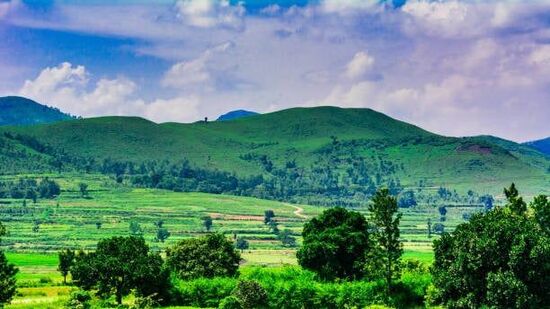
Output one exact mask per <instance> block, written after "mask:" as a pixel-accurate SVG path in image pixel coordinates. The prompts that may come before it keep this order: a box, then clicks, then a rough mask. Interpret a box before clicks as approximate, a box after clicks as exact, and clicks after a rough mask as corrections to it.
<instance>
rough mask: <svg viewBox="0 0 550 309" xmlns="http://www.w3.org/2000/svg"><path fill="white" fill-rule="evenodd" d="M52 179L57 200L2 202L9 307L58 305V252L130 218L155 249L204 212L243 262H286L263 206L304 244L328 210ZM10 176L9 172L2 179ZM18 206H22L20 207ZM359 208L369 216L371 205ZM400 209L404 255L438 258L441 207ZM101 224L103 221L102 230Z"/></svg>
mask: <svg viewBox="0 0 550 309" xmlns="http://www.w3.org/2000/svg"><path fill="white" fill-rule="evenodd" d="M36 176H38V175H27V177H36ZM44 176H45V175H40V177H44ZM18 177H19V176H18ZM49 177H50V178H52V179H54V180H55V181H57V182H58V183H59V184H60V186H61V188H62V193H61V195H60V196H59V197H58V198H56V199H53V200H46V199H39V200H38V202H37V203H36V204H33V203H32V202H31V201H27V202H26V203H27V205H26V206H23V202H22V200H14V199H2V200H0V203H1V206H0V220H1V221H2V222H3V223H4V224H5V225H6V227H7V229H8V231H9V235H8V236H7V237H5V238H4V240H3V248H4V249H5V250H6V252H7V257H8V259H9V260H10V261H11V262H12V263H14V264H15V265H17V266H18V268H19V269H20V272H19V274H18V275H17V279H18V286H19V289H18V294H17V297H16V298H15V299H14V300H13V302H12V304H11V305H9V306H8V308H38V307H39V308H57V307H59V306H60V304H62V303H63V302H64V301H65V300H66V299H67V297H68V295H69V293H70V291H71V289H72V288H71V287H70V286H64V285H63V284H62V277H61V275H60V274H59V273H58V272H57V262H58V261H57V252H58V251H59V250H61V249H64V248H74V249H80V248H82V249H93V248H94V246H95V244H96V243H97V241H98V240H100V239H102V238H106V237H110V236H115V235H117V236H124V235H129V223H130V221H132V220H133V221H136V222H138V223H139V224H140V225H141V227H142V229H143V236H144V237H145V239H146V240H147V242H148V243H149V245H150V246H151V247H152V248H153V249H155V250H163V249H164V248H165V247H166V246H169V245H171V244H173V243H175V242H176V241H178V240H179V239H183V238H187V237H197V236H201V235H203V234H204V233H206V231H205V228H204V226H203V224H202V219H201V218H202V217H203V216H206V215H208V216H211V217H212V218H213V219H214V220H213V228H212V230H213V231H219V232H223V233H226V234H227V235H228V236H229V237H233V235H237V236H238V237H244V238H246V239H248V241H249V242H250V248H249V250H245V251H244V252H243V253H242V257H243V264H244V265H245V266H246V265H266V266H280V265H285V264H291V265H293V264H297V261H296V257H295V253H296V251H295V249H294V248H286V247H283V246H282V244H281V242H280V241H279V240H277V238H276V236H275V235H274V234H273V233H271V232H270V230H269V228H268V227H267V226H266V225H265V224H264V223H263V214H264V211H265V210H268V209H271V210H273V211H274V212H275V214H276V219H277V221H278V222H279V228H280V229H284V228H289V229H291V230H292V231H293V232H294V234H295V235H296V237H297V240H298V243H299V244H300V243H301V238H300V236H299V235H300V233H301V229H302V226H303V224H304V222H305V221H306V220H307V219H308V218H311V217H312V216H315V215H318V214H319V213H321V212H322V211H323V210H324V208H323V207H317V206H308V205H292V204H288V203H282V202H275V201H267V200H260V199H255V198H249V197H236V196H227V195H213V194H203V193H178V192H172V191H166V190H156V189H140V188H128V187H124V186H122V185H117V184H116V183H115V182H114V181H113V180H112V179H110V178H109V177H106V176H102V175H86V176H82V175H80V176H79V175H70V174H64V175H61V176H60V175H49ZM8 178H10V177H8V176H4V177H3V179H4V180H6V179H8ZM11 178H13V177H11ZM80 182H85V183H87V184H88V185H89V192H90V193H89V197H88V198H83V197H82V196H81V195H80V192H79V191H78V183H80ZM16 210H22V211H21V212H20V213H18V212H17V211H16ZM356 210H358V211H360V212H363V213H365V214H367V211H366V209H363V208H360V209H356ZM402 211H403V214H404V215H403V219H402V224H401V229H402V239H403V241H404V245H405V255H404V258H405V259H417V260H420V261H423V262H425V263H430V262H431V261H432V259H433V253H432V249H431V242H432V241H433V239H434V238H435V237H437V236H435V235H434V236H433V237H432V238H428V236H427V220H428V219H431V220H432V222H434V223H435V222H438V220H439V213H438V211H437V209H436V208H435V207H428V206H421V207H417V208H411V209H402ZM472 211H476V209H475V208H472V207H448V213H447V216H446V221H445V222H444V223H445V225H446V228H447V229H449V230H450V229H453V228H454V227H455V226H456V225H457V224H459V223H461V222H463V221H464V219H463V214H464V213H469V212H472ZM37 219H38V220H39V221H40V222H41V223H40V224H39V228H38V230H37V231H33V226H34V225H35V223H34V221H35V220H37ZM158 220H163V221H164V222H165V223H164V226H165V227H166V228H167V229H168V230H169V231H170V233H171V236H170V237H169V238H168V239H167V241H166V242H164V243H160V242H156V241H154V238H155V235H156V227H155V225H154V224H153V223H154V222H156V221H158ZM97 222H101V226H100V228H98V227H97V225H96V223H97Z"/></svg>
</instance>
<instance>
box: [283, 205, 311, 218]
mask: <svg viewBox="0 0 550 309" xmlns="http://www.w3.org/2000/svg"><path fill="white" fill-rule="evenodd" d="M287 205H288V206H290V207H292V208H294V209H296V210H295V211H294V215H295V216H296V217H299V218H302V219H307V218H308V217H307V216H306V215H304V214H303V212H304V209H303V208H302V207H298V206H294V205H291V204H287Z"/></svg>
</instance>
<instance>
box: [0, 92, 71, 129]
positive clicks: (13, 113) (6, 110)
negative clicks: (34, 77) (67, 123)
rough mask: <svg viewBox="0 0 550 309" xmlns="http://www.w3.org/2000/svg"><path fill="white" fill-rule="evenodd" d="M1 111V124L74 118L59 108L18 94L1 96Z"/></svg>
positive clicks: (20, 123) (28, 123)
mask: <svg viewBox="0 0 550 309" xmlns="http://www.w3.org/2000/svg"><path fill="white" fill-rule="evenodd" d="M0 111H2V113H0V125H33V124H40V123H52V122H57V121H61V120H68V119H72V118H74V117H73V116H71V115H69V114H66V113H63V112H61V111H60V110H59V109H57V108H53V107H49V106H46V105H42V104H40V103H37V102H35V101H33V100H30V99H27V98H23V97H17V96H8V97H0Z"/></svg>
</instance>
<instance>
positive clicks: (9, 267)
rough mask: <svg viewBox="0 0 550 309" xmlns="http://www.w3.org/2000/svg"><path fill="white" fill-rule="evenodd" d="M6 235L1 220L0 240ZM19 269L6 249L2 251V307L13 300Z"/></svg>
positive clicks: (0, 294)
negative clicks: (12, 262) (8, 255)
mask: <svg viewBox="0 0 550 309" xmlns="http://www.w3.org/2000/svg"><path fill="white" fill-rule="evenodd" d="M5 235H6V228H5V227H4V225H3V224H2V223H1V222H0V241H1V238H2V237H3V236H5ZM18 271H19V270H18V269H17V268H16V267H15V266H14V265H13V264H11V263H9V262H8V259H7V258H6V255H5V254H4V251H0V307H2V306H3V305H4V304H7V303H9V302H10V301H11V299H12V298H13V296H14V295H15V292H16V289H17V282H16V280H15V275H16V274H17V272H18Z"/></svg>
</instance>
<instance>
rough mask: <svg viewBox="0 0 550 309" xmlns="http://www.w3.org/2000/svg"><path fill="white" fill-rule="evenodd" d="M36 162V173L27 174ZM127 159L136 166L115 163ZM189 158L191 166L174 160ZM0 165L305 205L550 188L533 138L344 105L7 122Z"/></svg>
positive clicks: (0, 132)
mask: <svg viewBox="0 0 550 309" xmlns="http://www.w3.org/2000/svg"><path fill="white" fill-rule="evenodd" d="M2 141H3V142H2ZM2 143H4V144H5V145H10V146H9V147H2ZM6 149H11V151H12V153H6V151H7V150H6ZM14 149H17V150H14ZM2 151H3V152H4V153H2ZM13 153H16V154H18V155H16V156H14V154H13ZM9 160H12V161H14V162H13V163H10V162H11V161H9ZM28 161H32V165H29V166H32V167H33V168H34V170H29V169H30V168H28V169H27V170H25V169H24V166H25V162H28ZM127 161H129V162H131V163H127V164H119V163H116V162H127ZM152 161H156V162H166V163H158V164H161V165H158V164H157V165H151V162H152ZM184 161H186V162H188V164H189V165H185V166H188V167H181V168H168V167H167V165H166V164H169V163H181V162H184ZM0 163H5V164H3V165H2V164H0V173H10V172H22V171H28V172H34V171H44V170H46V171H47V170H52V169H62V168H64V169H67V170H71V169H73V170H74V169H83V168H86V169H92V170H100V171H104V172H105V171H107V170H109V171H110V172H109V173H111V172H112V170H113V169H112V168H106V167H105V166H106V164H107V165H110V166H113V165H114V166H116V169H117V170H118V172H117V171H115V172H112V173H116V174H124V173H126V172H128V170H133V171H134V172H135V171H139V170H142V171H148V172H147V173H145V174H146V175H145V174H144V175H143V177H145V178H143V177H142V178H140V179H138V180H135V181H138V182H143V181H150V180H151V179H155V178H150V177H152V176H150V175H152V174H155V173H157V172H158V169H164V170H167V169H169V170H170V173H171V175H172V176H170V177H169V178H166V179H163V180H162V181H160V182H159V181H158V180H156V181H154V186H156V187H170V186H174V185H177V186H180V190H188V188H190V186H191V187H192V188H197V187H196V186H197V182H196V181H197V179H201V177H202V179H203V181H204V183H203V184H201V186H203V187H201V186H199V187H198V188H203V189H197V190H200V191H208V192H226V191H224V190H225V189H224V186H232V185H231V184H232V183H234V182H235V181H237V180H238V181H239V182H241V183H246V184H247V187H246V188H240V189H239V190H240V191H238V192H237V194H245V195H253V196H257V197H266V198H273V195H274V194H276V198H277V199H282V200H290V201H300V202H304V203H323V201H324V200H331V201H336V202H341V203H345V202H346V201H364V200H365V197H364V194H367V195H368V194H369V192H372V188H373V187H378V186H384V185H387V186H402V187H405V188H419V190H421V191H422V190H423V191H422V192H427V191H426V190H428V191H430V190H431V191H433V190H435V191H437V188H439V187H440V186H441V187H446V188H450V189H455V190H457V191H458V192H462V193H464V194H465V193H466V192H467V191H468V190H475V191H476V192H480V193H483V192H487V193H491V194H501V192H502V188H503V187H504V186H507V185H509V184H510V183H511V182H515V183H516V184H517V185H518V186H519V187H520V188H521V189H522V193H524V194H525V195H528V194H529V193H541V192H547V191H548V190H549V189H550V188H548V183H549V182H550V172H549V171H550V169H549V167H550V158H548V157H546V156H544V155H542V154H541V153H539V152H537V151H535V150H532V149H531V148H529V147H527V146H525V145H521V144H517V143H514V142H510V141H506V140H502V139H498V138H495V137H491V136H479V137H467V138H454V137H445V136H440V135H437V134H434V133H431V132H428V131H426V130H423V129H421V128H419V127H417V126H414V125H411V124H408V123H405V122H402V121H398V120H396V119H393V118H391V117H388V116H386V115H384V114H382V113H379V112H376V111H373V110H370V109H343V108H337V107H315V108H292V109H287V110H282V111H278V112H274V113H268V114H262V115H257V116H253V117H244V118H239V119H235V120H232V121H216V122H207V123H205V122H198V123H192V124H179V123H165V124H156V123H153V122H151V121H148V120H145V119H142V118H135V117H101V118H88V119H75V120H70V121H63V122H58V123H51V124H41V125H35V126H26V127H3V128H0ZM128 164H132V166H129V165H128ZM2 166H3V167H4V169H3V170H2V168H1V167H2ZM13 166H15V167H13ZM61 166H62V167H61ZM140 166H141V167H140ZM155 166H156V167H155ZM19 167H21V168H19ZM191 167H192V168H196V169H201V170H193V169H192V168H191ZM206 171H212V173H219V172H227V173H229V174H228V175H225V176H224V175H222V174H215V175H218V176H216V178H217V179H221V180H220V181H222V180H223V182H224V183H213V182H212V181H210V182H208V181H207V180H208V175H209V174H208V173H207V172H206ZM136 173H137V172H136ZM205 173H206V174H205ZM181 175H188V176H189V175H191V176H189V177H191V178H192V179H194V180H192V181H191V180H185V181H184V182H182V183H180V182H179V181H180V180H178V179H180V178H178V177H184V178H185V177H188V176H181ZM212 175H214V174H212ZM232 175H233V176H232ZM235 177H236V178H237V179H234V178H235ZM257 177H261V178H257ZM157 178H158V177H157ZM216 181H217V180H216ZM186 188H187V189H186ZM204 188H206V189H204ZM344 191H345V193H341V192H344ZM266 192H267V193H266ZM297 196H298V197H300V199H299V200H297V199H296V197H297Z"/></svg>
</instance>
